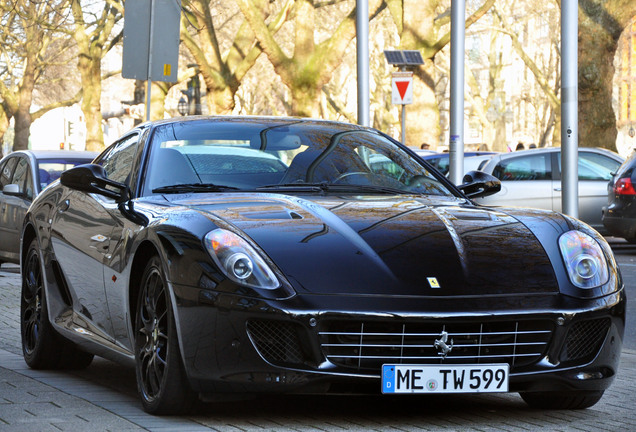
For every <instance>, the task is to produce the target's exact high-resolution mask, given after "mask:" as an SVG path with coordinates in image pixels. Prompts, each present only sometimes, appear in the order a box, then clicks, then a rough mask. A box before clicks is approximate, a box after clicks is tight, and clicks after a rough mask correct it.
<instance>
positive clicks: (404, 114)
mask: <svg viewBox="0 0 636 432" xmlns="http://www.w3.org/2000/svg"><path fill="white" fill-rule="evenodd" d="M401 142H402V144H404V145H406V105H402V141H401Z"/></svg>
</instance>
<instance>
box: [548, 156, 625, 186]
mask: <svg viewBox="0 0 636 432" xmlns="http://www.w3.org/2000/svg"><path fill="white" fill-rule="evenodd" d="M559 156H560V155H559ZM557 160H558V163H559V170H560V169H561V158H560V157H558V158H557ZM620 165H621V164H620V162H617V161H615V160H614V159H612V158H610V157H607V156H605V155H602V154H598V153H591V152H585V151H580V152H579V159H578V172H579V180H600V181H610V180H611V179H612V175H613V174H612V173H615V172H616V171H617V170H618V168H619V167H620Z"/></svg>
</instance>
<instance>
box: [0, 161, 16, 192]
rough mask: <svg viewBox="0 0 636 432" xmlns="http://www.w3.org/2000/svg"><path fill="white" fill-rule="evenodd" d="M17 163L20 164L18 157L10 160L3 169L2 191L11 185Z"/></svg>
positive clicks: (0, 187)
mask: <svg viewBox="0 0 636 432" xmlns="http://www.w3.org/2000/svg"><path fill="white" fill-rule="evenodd" d="M16 162H18V158H17V157H12V158H9V159H8V160H7V162H6V163H5V164H4V166H3V167H2V172H0V191H1V190H2V188H4V187H5V186H6V185H8V184H11V178H12V177H13V168H15V164H16Z"/></svg>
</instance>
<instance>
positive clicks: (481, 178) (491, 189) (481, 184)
mask: <svg viewBox="0 0 636 432" xmlns="http://www.w3.org/2000/svg"><path fill="white" fill-rule="evenodd" d="M458 187H459V190H461V191H462V192H464V194H465V195H466V196H467V197H468V198H479V197H485V196H488V195H492V194H496V193H497V192H499V191H500V190H501V182H500V181H499V179H498V178H496V177H494V176H491V175H490V174H487V173H485V172H483V171H469V172H468V173H466V175H465V176H464V179H463V183H462V184H461V185H460V186H458Z"/></svg>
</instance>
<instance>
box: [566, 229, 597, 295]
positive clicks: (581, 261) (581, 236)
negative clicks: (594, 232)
mask: <svg viewBox="0 0 636 432" xmlns="http://www.w3.org/2000/svg"><path fill="white" fill-rule="evenodd" d="M559 248H560V249H561V255H562V256H563V260H564V261H565V267H566V268H567V270H568V275H569V276H570V281H572V283H573V284H574V285H576V286H577V287H579V288H596V287H598V286H601V285H603V284H605V283H607V281H608V280H609V271H608V267H607V261H606V260H605V255H604V254H603V250H602V249H601V246H600V245H599V244H598V243H597V242H596V240H594V239H593V238H592V237H590V236H589V235H587V234H585V233H583V232H581V231H568V232H566V233H565V234H563V235H562V236H561V237H560V238H559Z"/></svg>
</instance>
